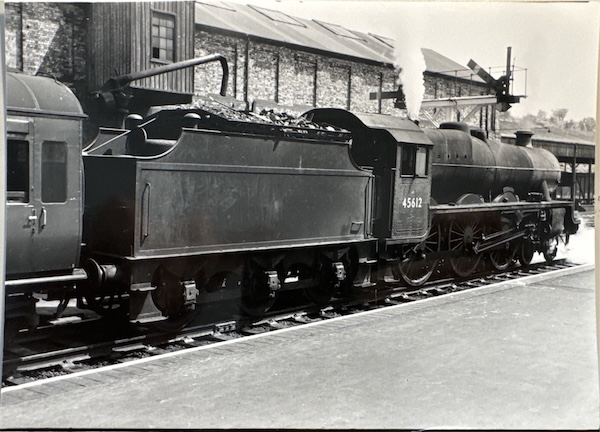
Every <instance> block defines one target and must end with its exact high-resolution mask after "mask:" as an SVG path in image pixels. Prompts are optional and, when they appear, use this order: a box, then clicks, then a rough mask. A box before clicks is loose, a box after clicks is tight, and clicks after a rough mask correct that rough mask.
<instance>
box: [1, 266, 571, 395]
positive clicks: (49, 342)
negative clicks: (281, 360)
mask: <svg viewBox="0 0 600 432" xmlns="http://www.w3.org/2000/svg"><path fill="white" fill-rule="evenodd" d="M570 267H576V264H572V263H569V262H567V261H566V260H556V261H554V262H553V263H551V264H547V263H539V264H532V265H530V266H528V267H524V268H515V269H509V270H506V271H504V272H501V273H487V274H479V275H477V276H474V277H471V278H468V279H463V280H456V279H454V280H440V281H435V282H431V283H429V284H427V285H425V286H422V287H420V288H418V289H416V288H411V289H406V287H403V288H401V289H400V288H399V287H397V286H393V285H391V286H390V287H389V288H386V289H385V290H381V291H379V292H376V293H375V295H371V296H370V297H369V298H366V297H363V298H359V299H353V300H352V301H348V299H335V300H334V301H333V302H332V303H331V304H330V305H328V306H327V307H318V306H310V307H306V306H305V307H302V308H301V309H294V308H289V309H287V310H278V311H276V312H273V313H271V314H269V315H268V316H266V317H264V318H261V319H252V318H248V317H242V316H234V317H232V318H230V319H226V320H221V321H214V322H210V323H200V324H193V325H191V326H189V327H188V328H186V329H184V330H183V331H180V332H178V333H177V334H165V333H164V332H157V331H155V330H153V329H150V328H144V327H134V328H133V329H130V330H129V331H124V330H123V328H122V327H121V328H120V327H119V326H118V325H117V326H114V327H112V328H107V327H106V325H107V324H106V323H105V322H104V320H98V319H96V320H94V319H92V320H89V321H85V322H81V323H73V324H65V325H63V326H60V327H59V328H60V331H54V332H52V331H51V328H50V327H45V328H41V329H40V330H38V331H37V332H34V333H33V334H32V335H31V337H25V338H23V340H20V341H19V345H16V346H13V347H10V348H9V349H7V350H6V351H5V355H4V366H3V370H4V371H10V372H11V374H10V376H9V377H8V378H5V379H4V380H3V382H2V386H3V388H4V387H10V386H19V385H22V384H25V383H28V382H33V381H37V380H43V379H47V378H51V377H55V376H61V375H68V374H71V373H74V372H78V371H82V370H88V369H96V368H101V367H103V366H108V365H114V364H118V363H126V362H128V361H131V360H135V359H139V358H144V357H151V356H156V355H158V354H163V353H167V352H173V351H179V350H184V349H186V348H193V347H198V346H204V345H210V344H215V343H218V342H223V341H227V340H231V339H234V338H244V337H247V336H251V335H256V334H261V333H265V332H271V331H274V330H279V329H282V328H288V327H294V326H300V325H305V324H308V323H313V322H317V321H323V320H328V319H331V318H337V317H341V316H344V315H350V314H356V313H360V312H364V311H369V310H373V309H380V308H385V307H389V306H393V305H401V304H408V303H412V302H415V301H419V300H423V299H428V298H432V297H438V296H443V295H447V294H451V293H455V292H458V291H465V290H470V289H475V288H482V287H485V286H489V285H492V284H496V283H499V282H505V281H515V280H518V279H521V278H523V277H526V276H532V275H536V274H543V273H549V272H554V271H558V270H564V269H567V268H570ZM34 334H35V335H36V337H33V336H34ZM50 335H53V336H52V337H50ZM81 335H95V339H94V340H93V341H90V340H87V341H86V340H84V339H81ZM42 341H43V342H42ZM5 373H6V372H5Z"/></svg>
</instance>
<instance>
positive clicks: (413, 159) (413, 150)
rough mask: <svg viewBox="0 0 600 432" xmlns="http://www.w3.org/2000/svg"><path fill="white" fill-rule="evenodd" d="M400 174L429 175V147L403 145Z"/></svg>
mask: <svg viewBox="0 0 600 432" xmlns="http://www.w3.org/2000/svg"><path fill="white" fill-rule="evenodd" d="M400 175H403V176H413V177H425V176H426V175H427V148H426V147H421V146H416V145H410V144H405V145H403V146H402V165H401V167H400Z"/></svg>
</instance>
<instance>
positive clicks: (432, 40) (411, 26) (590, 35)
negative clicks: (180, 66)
mask: <svg viewBox="0 0 600 432" xmlns="http://www.w3.org/2000/svg"><path fill="white" fill-rule="evenodd" d="M229 1H234V2H237V3H242V4H254V5H257V6H260V7H264V8H268V9H274V10H279V11H282V12H285V13H287V14H288V15H292V16H297V17H300V18H306V19H316V20H320V21H326V22H330V23H334V24H339V25H342V26H344V27H346V28H348V29H350V30H357V31H361V32H366V33H374V34H378V35H381V36H386V37H390V38H393V39H394V40H396V41H397V42H398V41H402V43H403V45H407V46H420V47H423V48H430V49H432V50H434V51H437V52H438V53H440V54H442V55H444V56H446V57H448V58H450V59H452V60H454V61H455V62H457V63H459V64H461V65H464V66H465V68H466V65H467V63H468V61H469V60H470V59H473V60H475V61H476V62H477V63H478V64H479V65H480V66H482V67H484V68H486V69H487V68H489V67H496V69H493V70H494V71H497V73H493V75H494V76H495V77H496V78H498V77H499V76H500V75H502V74H503V70H504V69H505V65H506V56H507V47H509V46H510V47H511V48H512V59H513V60H514V62H515V65H516V67H517V69H526V70H527V71H526V73H525V72H524V71H523V72H518V73H517V74H516V75H515V83H514V84H515V87H514V91H513V94H519V95H522V94H524V93H526V95H527V98H525V99H522V101H521V103H520V104H515V105H513V107H512V108H511V110H510V112H511V114H512V115H514V116H523V115H525V114H528V113H530V114H537V113H538V111H540V110H543V111H545V112H546V113H547V114H551V112H552V110H555V109H559V108H566V109H567V110H568V112H567V116H566V119H571V120H581V119H582V118H584V117H596V99H597V93H598V92H597V82H598V51H599V41H600V37H599V26H600V2H596V1H593V2H589V3H586V2H577V3H575V2H560V3H559V2H552V3H547V2H543V3H539V2H537V3H524V2H473V1H471V2H460V3H459V2H404V1H397V0H388V1H367V0H302V1H301V0H229Z"/></svg>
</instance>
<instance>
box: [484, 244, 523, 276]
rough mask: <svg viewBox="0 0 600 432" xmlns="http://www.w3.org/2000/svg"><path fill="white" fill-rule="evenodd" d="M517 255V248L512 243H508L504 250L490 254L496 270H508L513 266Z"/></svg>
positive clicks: (497, 250)
mask: <svg viewBox="0 0 600 432" xmlns="http://www.w3.org/2000/svg"><path fill="white" fill-rule="evenodd" d="M515 253H516V250H515V248H514V247H513V246H512V245H511V244H510V243H506V245H505V248H504V249H496V250H493V251H491V252H490V254H489V256H490V261H491V262H492V265H493V266H494V268H495V269H496V270H506V269H507V268H509V267H510V265H511V264H512V262H513V259H514V257H515Z"/></svg>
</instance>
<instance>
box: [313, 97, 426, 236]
mask: <svg viewBox="0 0 600 432" xmlns="http://www.w3.org/2000/svg"><path fill="white" fill-rule="evenodd" d="M307 115H308V117H309V118H310V119H312V120H313V121H315V122H317V123H327V124H332V125H335V126H338V127H342V128H345V129H348V130H350V131H351V132H352V148H351V154H352V157H353V159H354V161H355V162H356V163H357V164H358V165H359V166H363V167H370V168H372V169H373V174H374V175H375V193H374V196H373V212H374V218H373V234H374V235H375V237H379V238H383V239H386V240H385V241H386V244H395V243H415V242H419V241H420V240H422V239H423V238H424V237H425V235H426V234H427V230H428V221H429V201H430V191H431V175H430V173H431V157H430V153H431V149H432V147H433V144H432V143H431V141H430V140H429V139H428V138H427V137H426V136H425V135H424V134H423V132H422V131H421V129H420V128H419V127H418V126H417V125H416V124H415V123H413V122H412V121H410V120H407V119H403V118H399V117H392V116H386V115H380V114H363V113H360V114H358V113H351V112H349V111H345V110H341V109H314V110H311V111H309V112H308V113H307Z"/></svg>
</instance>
